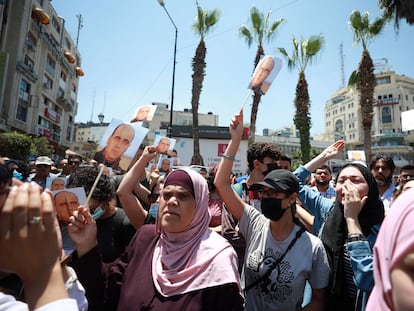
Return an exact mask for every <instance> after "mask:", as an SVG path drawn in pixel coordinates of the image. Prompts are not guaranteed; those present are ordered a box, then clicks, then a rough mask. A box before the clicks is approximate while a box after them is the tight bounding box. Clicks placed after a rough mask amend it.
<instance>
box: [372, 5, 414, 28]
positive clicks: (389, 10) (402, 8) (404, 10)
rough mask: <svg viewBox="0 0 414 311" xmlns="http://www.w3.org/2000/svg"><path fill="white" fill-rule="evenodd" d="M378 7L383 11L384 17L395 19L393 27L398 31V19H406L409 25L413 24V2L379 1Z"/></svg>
mask: <svg viewBox="0 0 414 311" xmlns="http://www.w3.org/2000/svg"><path fill="white" fill-rule="evenodd" d="M379 7H380V8H381V9H383V10H384V15H386V16H388V17H390V18H391V17H393V16H394V19H395V27H396V28H397V29H398V27H399V21H400V19H404V18H405V19H406V21H407V23H409V24H410V25H413V24H414V1H413V0H379Z"/></svg>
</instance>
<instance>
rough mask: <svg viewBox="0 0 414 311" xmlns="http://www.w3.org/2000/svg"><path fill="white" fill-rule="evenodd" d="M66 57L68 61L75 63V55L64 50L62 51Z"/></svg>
mask: <svg viewBox="0 0 414 311" xmlns="http://www.w3.org/2000/svg"><path fill="white" fill-rule="evenodd" d="M63 54H64V55H65V57H66V59H67V60H68V62H69V63H71V64H74V63H75V57H74V56H73V55H72V53H71V52H68V51H66V52H65V53H63Z"/></svg>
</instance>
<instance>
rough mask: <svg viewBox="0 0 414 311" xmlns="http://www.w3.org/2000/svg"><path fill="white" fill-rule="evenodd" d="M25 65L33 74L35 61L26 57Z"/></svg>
mask: <svg viewBox="0 0 414 311" xmlns="http://www.w3.org/2000/svg"><path fill="white" fill-rule="evenodd" d="M24 64H25V65H26V67H27V68H28V69H29V71H30V72H33V67H34V61H33V60H32V59H31V58H30V57H28V56H27V55H26V56H25V57H24Z"/></svg>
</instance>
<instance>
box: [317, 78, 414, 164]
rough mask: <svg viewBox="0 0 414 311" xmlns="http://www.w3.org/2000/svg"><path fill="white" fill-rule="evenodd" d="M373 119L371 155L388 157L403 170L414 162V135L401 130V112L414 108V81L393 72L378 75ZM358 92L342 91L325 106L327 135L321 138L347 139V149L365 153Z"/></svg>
mask: <svg viewBox="0 0 414 311" xmlns="http://www.w3.org/2000/svg"><path fill="white" fill-rule="evenodd" d="M375 77H376V81H377V86H376V88H375V102H374V107H373V108H374V113H373V120H372V130H371V134H372V156H373V157H375V155H377V154H386V155H390V156H392V157H393V159H394V162H395V164H396V165H397V166H398V167H401V166H403V165H406V164H412V163H414V152H413V143H414V132H413V131H407V132H403V131H402V125H401V112H404V111H408V110H412V109H414V79H412V78H409V77H406V76H404V75H398V74H396V73H395V72H392V71H388V70H387V71H384V72H380V73H376V74H375ZM361 119H362V117H361V109H360V105H359V94H358V91H356V90H355V89H351V88H342V89H340V90H338V91H336V92H335V93H334V94H332V96H331V98H330V99H329V100H328V101H327V103H326V104H325V133H324V134H322V139H324V140H329V141H334V140H338V139H344V140H345V141H346V145H347V149H355V150H364V147H363V140H364V138H363V128H362V122H361Z"/></svg>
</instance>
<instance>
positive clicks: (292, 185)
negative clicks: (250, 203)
mask: <svg viewBox="0 0 414 311" xmlns="http://www.w3.org/2000/svg"><path fill="white" fill-rule="evenodd" d="M263 186H265V187H268V188H271V189H274V190H276V191H282V192H288V193H293V192H299V180H298V179H297V178H296V176H295V175H293V174H292V172H291V171H288V170H281V169H277V170H273V171H271V172H270V173H269V174H267V175H266V176H265V178H264V180H263V181H261V182H257V183H254V184H253V185H251V186H250V188H249V190H259V189H262V188H263Z"/></svg>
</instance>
